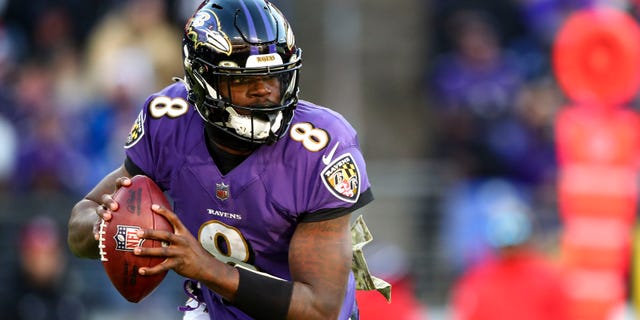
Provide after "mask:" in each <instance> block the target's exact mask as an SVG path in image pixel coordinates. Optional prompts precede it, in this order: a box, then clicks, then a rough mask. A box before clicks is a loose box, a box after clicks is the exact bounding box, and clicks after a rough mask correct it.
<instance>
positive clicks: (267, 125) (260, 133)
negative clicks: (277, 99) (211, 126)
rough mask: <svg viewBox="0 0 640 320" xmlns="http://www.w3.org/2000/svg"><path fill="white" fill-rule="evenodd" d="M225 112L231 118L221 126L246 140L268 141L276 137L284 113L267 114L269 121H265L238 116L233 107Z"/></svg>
mask: <svg viewBox="0 0 640 320" xmlns="http://www.w3.org/2000/svg"><path fill="white" fill-rule="evenodd" d="M225 110H226V111H227V113H229V118H228V120H227V121H226V122H225V123H220V125H224V126H226V127H228V128H232V129H233V130H235V131H236V133H237V134H238V135H240V136H242V137H245V138H249V139H254V140H265V139H268V138H270V137H271V136H275V135H274V133H275V132H276V131H278V129H280V126H281V125H282V118H283V116H282V112H278V113H277V114H276V115H273V114H267V117H268V119H269V121H264V120H260V119H256V117H253V116H248V115H241V114H238V112H237V111H236V110H235V109H234V108H232V107H227V108H226V109H225Z"/></svg>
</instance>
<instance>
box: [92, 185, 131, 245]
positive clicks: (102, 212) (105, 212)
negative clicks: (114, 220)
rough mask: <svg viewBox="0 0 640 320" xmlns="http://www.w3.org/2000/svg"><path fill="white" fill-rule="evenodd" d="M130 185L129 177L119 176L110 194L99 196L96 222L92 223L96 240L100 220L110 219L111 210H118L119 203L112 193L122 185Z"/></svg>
mask: <svg viewBox="0 0 640 320" xmlns="http://www.w3.org/2000/svg"><path fill="white" fill-rule="evenodd" d="M130 185H131V179H129V178H128V177H120V178H117V179H116V189H115V190H114V191H113V193H111V194H103V195H102V197H101V199H100V200H101V203H99V205H98V206H97V207H96V214H97V215H98V219H97V220H96V223H95V224H94V225H93V237H94V238H95V239H96V241H97V240H98V239H99V237H100V235H99V234H98V232H99V231H100V224H101V223H102V221H103V220H104V221H109V220H111V217H112V214H113V211H116V210H118V207H119V204H118V202H116V201H115V200H113V194H114V193H115V192H116V191H117V190H118V189H120V188H122V187H128V186H130Z"/></svg>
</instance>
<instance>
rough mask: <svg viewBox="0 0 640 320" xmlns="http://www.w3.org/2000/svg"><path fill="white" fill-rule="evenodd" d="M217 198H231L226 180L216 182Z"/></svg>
mask: <svg viewBox="0 0 640 320" xmlns="http://www.w3.org/2000/svg"><path fill="white" fill-rule="evenodd" d="M216 198H218V199H220V200H227V199H229V186H228V185H226V184H224V182H221V183H216Z"/></svg>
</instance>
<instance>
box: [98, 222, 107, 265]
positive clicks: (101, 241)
mask: <svg viewBox="0 0 640 320" xmlns="http://www.w3.org/2000/svg"><path fill="white" fill-rule="evenodd" d="M106 227H107V223H106V221H104V220H102V222H100V230H99V231H98V249H99V250H100V261H109V259H107V253H106V252H105V251H104V248H105V247H106V245H105V244H104V242H105V239H104V235H105V234H106V233H107V232H106V231H105V228H106Z"/></svg>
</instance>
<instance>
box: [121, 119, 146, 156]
mask: <svg viewBox="0 0 640 320" xmlns="http://www.w3.org/2000/svg"><path fill="white" fill-rule="evenodd" d="M143 135H144V112H143V111H140V114H138V118H136V121H135V122H134V123H133V125H132V126H131V130H130V131H129V136H128V137H127V142H125V144H124V147H125V148H131V147H133V146H134V145H135V144H136V142H138V141H140V139H141V138H142V136H143Z"/></svg>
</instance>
